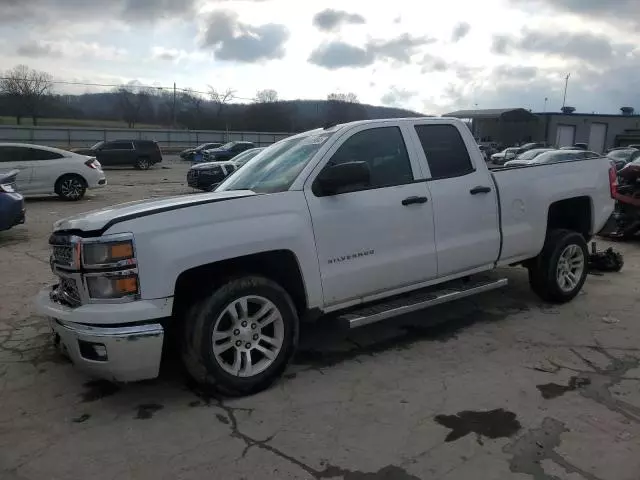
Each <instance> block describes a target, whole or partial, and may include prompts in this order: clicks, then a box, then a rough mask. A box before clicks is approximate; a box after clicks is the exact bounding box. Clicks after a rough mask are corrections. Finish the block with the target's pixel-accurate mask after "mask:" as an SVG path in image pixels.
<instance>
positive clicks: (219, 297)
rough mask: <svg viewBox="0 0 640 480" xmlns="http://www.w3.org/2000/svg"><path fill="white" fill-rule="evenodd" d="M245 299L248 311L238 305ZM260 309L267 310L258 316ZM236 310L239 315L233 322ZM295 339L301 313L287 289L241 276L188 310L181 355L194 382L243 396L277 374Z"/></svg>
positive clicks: (262, 386) (286, 361)
mask: <svg viewBox="0 0 640 480" xmlns="http://www.w3.org/2000/svg"><path fill="white" fill-rule="evenodd" d="M243 301H245V303H244V305H245V307H244V311H245V312H246V313H247V314H248V315H243V314H242V310H243V308H240V310H238V309H237V307H236V306H237V305H238V304H240V305H242V303H243ZM261 310H262V312H263V314H262V315H261V316H258V315H259V314H260V311H261ZM232 311H235V312H236V316H237V317H238V318H239V319H238V320H237V323H235V324H234V318H233V315H232V313H231V312H232ZM252 315H253V316H255V318H253V319H252V318H251V316H252ZM242 318H245V319H246V320H242ZM269 319H271V322H270V323H266V324H265V326H264V327H260V326H259V323H260V321H262V322H263V323H264V322H266V321H268V320H269ZM214 333H216V334H217V335H218V338H217V339H216V340H214V339H213V335H214ZM264 338H269V339H270V340H271V342H267V341H265V340H264ZM227 339H229V341H227ZM272 342H273V343H272ZM297 343H298V315H297V313H296V310H295V307H294V305H293V302H292V300H291V297H290V296H289V294H288V293H287V292H286V291H285V290H284V289H283V288H282V287H281V286H280V285H278V284H277V283H275V282H273V281H271V280H269V279H267V278H264V277H260V276H243V277H238V278H235V279H231V280H229V281H228V282H227V283H225V284H224V285H222V286H221V287H220V288H219V289H218V290H216V291H215V292H214V293H213V294H212V295H210V296H209V297H208V298H205V299H204V300H202V301H200V302H198V303H196V304H194V305H193V306H192V307H191V309H190V310H189V311H188V312H187V315H186V318H185V321H184V326H183V341H182V348H181V354H182V360H183V363H184V365H185V367H186V369H187V371H188V373H189V375H190V376H191V377H193V379H194V380H195V381H196V382H198V383H200V384H202V385H203V386H205V387H213V388H216V389H217V390H218V391H220V392H221V393H223V394H226V395H232V396H244V395H251V394H254V393H257V392H260V391H262V390H264V389H266V388H268V387H269V386H270V385H271V384H272V383H273V382H274V381H275V380H276V379H278V378H279V377H280V376H281V375H282V373H283V372H284V370H285V368H286V367H287V364H288V363H289V360H290V359H291V357H292V355H293V353H294V351H295V348H296V346H297ZM278 345H279V348H278ZM214 346H215V347H216V350H217V351H216V352H214ZM265 351H269V352H271V353H269V354H268V355H273V358H270V357H268V356H267V355H265V353H266V352H265ZM247 352H248V353H247ZM263 352H265V353H263ZM247 359H249V362H248V361H247ZM248 363H251V369H253V373H252V372H250V371H249V369H248Z"/></svg>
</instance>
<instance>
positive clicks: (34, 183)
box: [25, 147, 67, 193]
mask: <svg viewBox="0 0 640 480" xmlns="http://www.w3.org/2000/svg"><path fill="white" fill-rule="evenodd" d="M25 156H26V158H27V159H28V160H29V163H30V164H31V166H32V170H31V183H30V186H29V189H30V190H31V192H32V193H53V192H54V186H55V183H56V181H57V180H58V178H60V176H61V175H63V174H64V173H65V171H64V163H65V162H66V161H67V159H66V157H64V155H62V154H60V153H57V152H51V151H49V150H42V149H39V148H35V147H34V148H27V149H26V152H25Z"/></svg>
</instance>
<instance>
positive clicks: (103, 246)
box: [82, 240, 135, 268]
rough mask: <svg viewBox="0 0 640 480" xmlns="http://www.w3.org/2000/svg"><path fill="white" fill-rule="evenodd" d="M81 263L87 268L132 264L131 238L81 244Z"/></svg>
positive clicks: (133, 261)
mask: <svg viewBox="0 0 640 480" xmlns="http://www.w3.org/2000/svg"><path fill="white" fill-rule="evenodd" d="M82 263H83V265H84V266H85V267H87V268H92V267H94V268H95V267H98V268H99V267H117V266H124V265H129V264H133V263H135V252H134V249H133V240H114V241H110V242H104V243H85V244H83V246H82Z"/></svg>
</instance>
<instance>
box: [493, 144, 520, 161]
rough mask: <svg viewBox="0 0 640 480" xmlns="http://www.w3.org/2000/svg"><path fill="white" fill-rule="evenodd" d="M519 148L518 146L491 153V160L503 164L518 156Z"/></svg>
mask: <svg viewBox="0 0 640 480" xmlns="http://www.w3.org/2000/svg"><path fill="white" fill-rule="evenodd" d="M516 155H518V149H517V148H516V147H509V148H505V149H504V150H503V151H501V152H498V153H494V154H493V155H491V161H492V162H493V163H495V164H496V165H502V164H504V162H506V161H507V160H511V159H514V158H516Z"/></svg>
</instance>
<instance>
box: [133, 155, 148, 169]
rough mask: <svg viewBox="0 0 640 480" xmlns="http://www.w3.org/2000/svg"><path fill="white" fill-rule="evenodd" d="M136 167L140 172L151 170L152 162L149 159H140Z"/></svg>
mask: <svg viewBox="0 0 640 480" xmlns="http://www.w3.org/2000/svg"><path fill="white" fill-rule="evenodd" d="M135 167H136V168H137V169H138V170H149V169H150V168H151V160H149V158H148V157H140V158H138V160H137V161H136V165H135Z"/></svg>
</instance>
